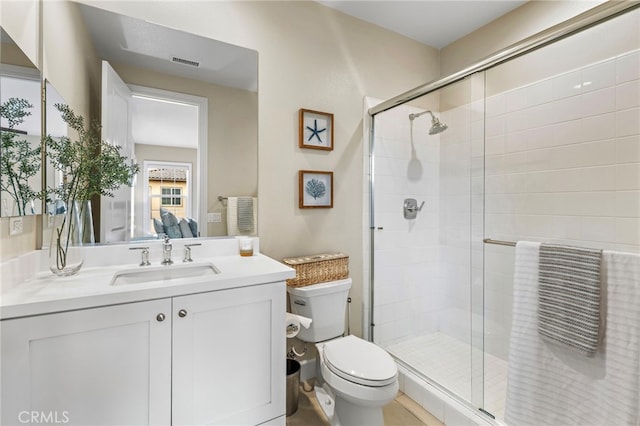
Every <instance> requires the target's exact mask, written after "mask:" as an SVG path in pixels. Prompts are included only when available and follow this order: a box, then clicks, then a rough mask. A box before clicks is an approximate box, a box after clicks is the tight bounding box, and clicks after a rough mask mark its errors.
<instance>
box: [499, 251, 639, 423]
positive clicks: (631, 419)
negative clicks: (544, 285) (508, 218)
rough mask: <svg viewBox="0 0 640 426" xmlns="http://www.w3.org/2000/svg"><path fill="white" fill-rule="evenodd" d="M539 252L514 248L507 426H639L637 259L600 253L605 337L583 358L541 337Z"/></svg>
mask: <svg viewBox="0 0 640 426" xmlns="http://www.w3.org/2000/svg"><path fill="white" fill-rule="evenodd" d="M539 246H540V245H539V244H538V243H529V242H518V244H517V246H516V261H515V274H514V283H513V320H512V326H511V337H510V343H509V370H508V380H507V398H506V414H505V422H506V424H509V425H517V426H529V425H531V426H534V425H535V426H547V425H548V426H558V425H564V426H584V425H634V426H637V425H640V309H638V306H640V255H638V254H630V253H619V252H612V251H604V252H603V253H602V260H603V262H602V263H603V265H602V272H601V274H602V277H603V281H602V282H603V287H602V289H603V297H604V298H605V299H606V301H607V304H606V305H607V308H606V321H605V322H603V323H602V324H603V327H604V328H605V330H604V332H605V338H604V340H603V342H602V347H601V348H600V350H598V351H597V352H596V353H595V354H594V355H593V356H592V357H584V356H576V351H575V350H574V349H571V348H568V347H564V346H563V345H549V344H546V343H545V339H543V337H542V336H541V335H540V334H539V333H538V332H537V327H538V314H537V311H538V258H539V253H538V252H539ZM603 310H604V309H603Z"/></svg>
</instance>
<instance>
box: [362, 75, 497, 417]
mask: <svg viewBox="0 0 640 426" xmlns="http://www.w3.org/2000/svg"><path fill="white" fill-rule="evenodd" d="M483 99H484V74H482V73H480V74H475V75H472V76H470V77H468V78H466V79H464V80H462V81H460V82H458V83H455V84H452V85H450V86H447V87H445V88H442V89H440V90H438V91H435V92H432V93H429V94H427V95H424V96H422V97H421V98H418V99H415V100H413V101H411V102H409V103H406V104H403V105H399V106H397V107H394V108H392V109H390V110H387V111H384V112H381V113H379V114H377V115H375V116H374V117H373V134H374V137H373V138H372V146H371V153H370V155H371V160H372V161H371V171H370V172H371V175H370V182H371V188H370V189H371V206H372V211H371V239H372V241H371V242H372V244H371V247H372V252H373V253H372V265H371V266H372V268H371V274H372V280H371V283H372V295H371V296H372V300H371V307H372V312H373V318H372V323H373V324H374V325H373V326H372V328H371V330H372V331H371V333H372V335H373V341H374V342H375V343H377V344H379V345H381V346H382V347H383V348H385V349H386V350H387V351H388V352H389V353H391V354H392V355H393V356H394V357H395V358H396V359H397V360H398V362H399V363H400V364H401V365H403V366H405V367H407V368H408V369H409V370H410V371H411V372H413V373H414V374H416V375H418V376H420V377H422V378H423V379H426V380H428V381H429V382H431V383H433V384H435V385H436V386H438V387H439V388H441V389H442V390H444V391H445V392H447V393H449V394H450V395H452V396H454V397H456V398H458V399H460V400H462V401H464V402H466V403H469V404H472V405H473V406H474V407H476V408H482V407H483V406H484V395H483V392H484V385H483V368H484V355H483V347H484V336H483V329H484V318H483V311H484V305H483V304H484V280H483V273H482V271H483V247H482V236H483V213H484V211H483V204H484V199H483V194H484V160H483V158H484V130H485V129H484V101H483ZM426 111H431V114H427V113H426ZM410 115H411V117H410ZM433 119H435V120H439V121H440V122H441V123H443V124H445V125H446V126H448V127H447V129H446V130H445V131H443V132H440V133H438V131H437V130H442V127H440V128H438V127H437V126H436V128H435V129H434V127H433V126H434V121H433ZM435 124H437V123H435ZM407 199H414V200H416V204H417V206H418V208H420V207H421V209H420V210H418V211H417V214H416V215H415V218H414V219H412V218H411V215H409V218H406V216H405V212H404V210H403V206H404V204H405V201H406V200H407ZM423 203H424V204H423Z"/></svg>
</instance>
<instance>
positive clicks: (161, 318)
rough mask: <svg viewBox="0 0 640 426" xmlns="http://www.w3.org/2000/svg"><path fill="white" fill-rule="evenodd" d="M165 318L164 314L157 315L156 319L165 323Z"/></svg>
mask: <svg viewBox="0 0 640 426" xmlns="http://www.w3.org/2000/svg"><path fill="white" fill-rule="evenodd" d="M164 318H165V317H164V314H158V315H156V319H157V320H158V322H162V321H164Z"/></svg>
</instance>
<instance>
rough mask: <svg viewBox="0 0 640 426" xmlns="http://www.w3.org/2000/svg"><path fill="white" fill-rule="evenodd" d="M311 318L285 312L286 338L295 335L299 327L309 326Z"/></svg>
mask: <svg viewBox="0 0 640 426" xmlns="http://www.w3.org/2000/svg"><path fill="white" fill-rule="evenodd" d="M310 325H311V318H307V317H303V316H300V315H296V314H292V313H290V312H286V327H287V338H289V339H291V338H292V337H296V336H297V335H298V333H299V332H300V327H304V328H309V326H310Z"/></svg>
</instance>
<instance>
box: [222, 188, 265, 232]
mask: <svg viewBox="0 0 640 426" xmlns="http://www.w3.org/2000/svg"><path fill="white" fill-rule="evenodd" d="M247 199H248V200H251V202H250V203H249V202H248V201H247ZM243 200H244V201H243ZM249 204H250V206H249ZM241 210H242V212H241ZM249 211H250V213H248V212H249ZM249 218H250V224H251V225H250V226H249V225H248V224H247V222H248V220H249ZM257 219H258V200H257V198H255V197H228V198H227V235H229V236H234V235H257V231H258V224H257ZM241 221H242V224H241V223H240V222H241Z"/></svg>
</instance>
